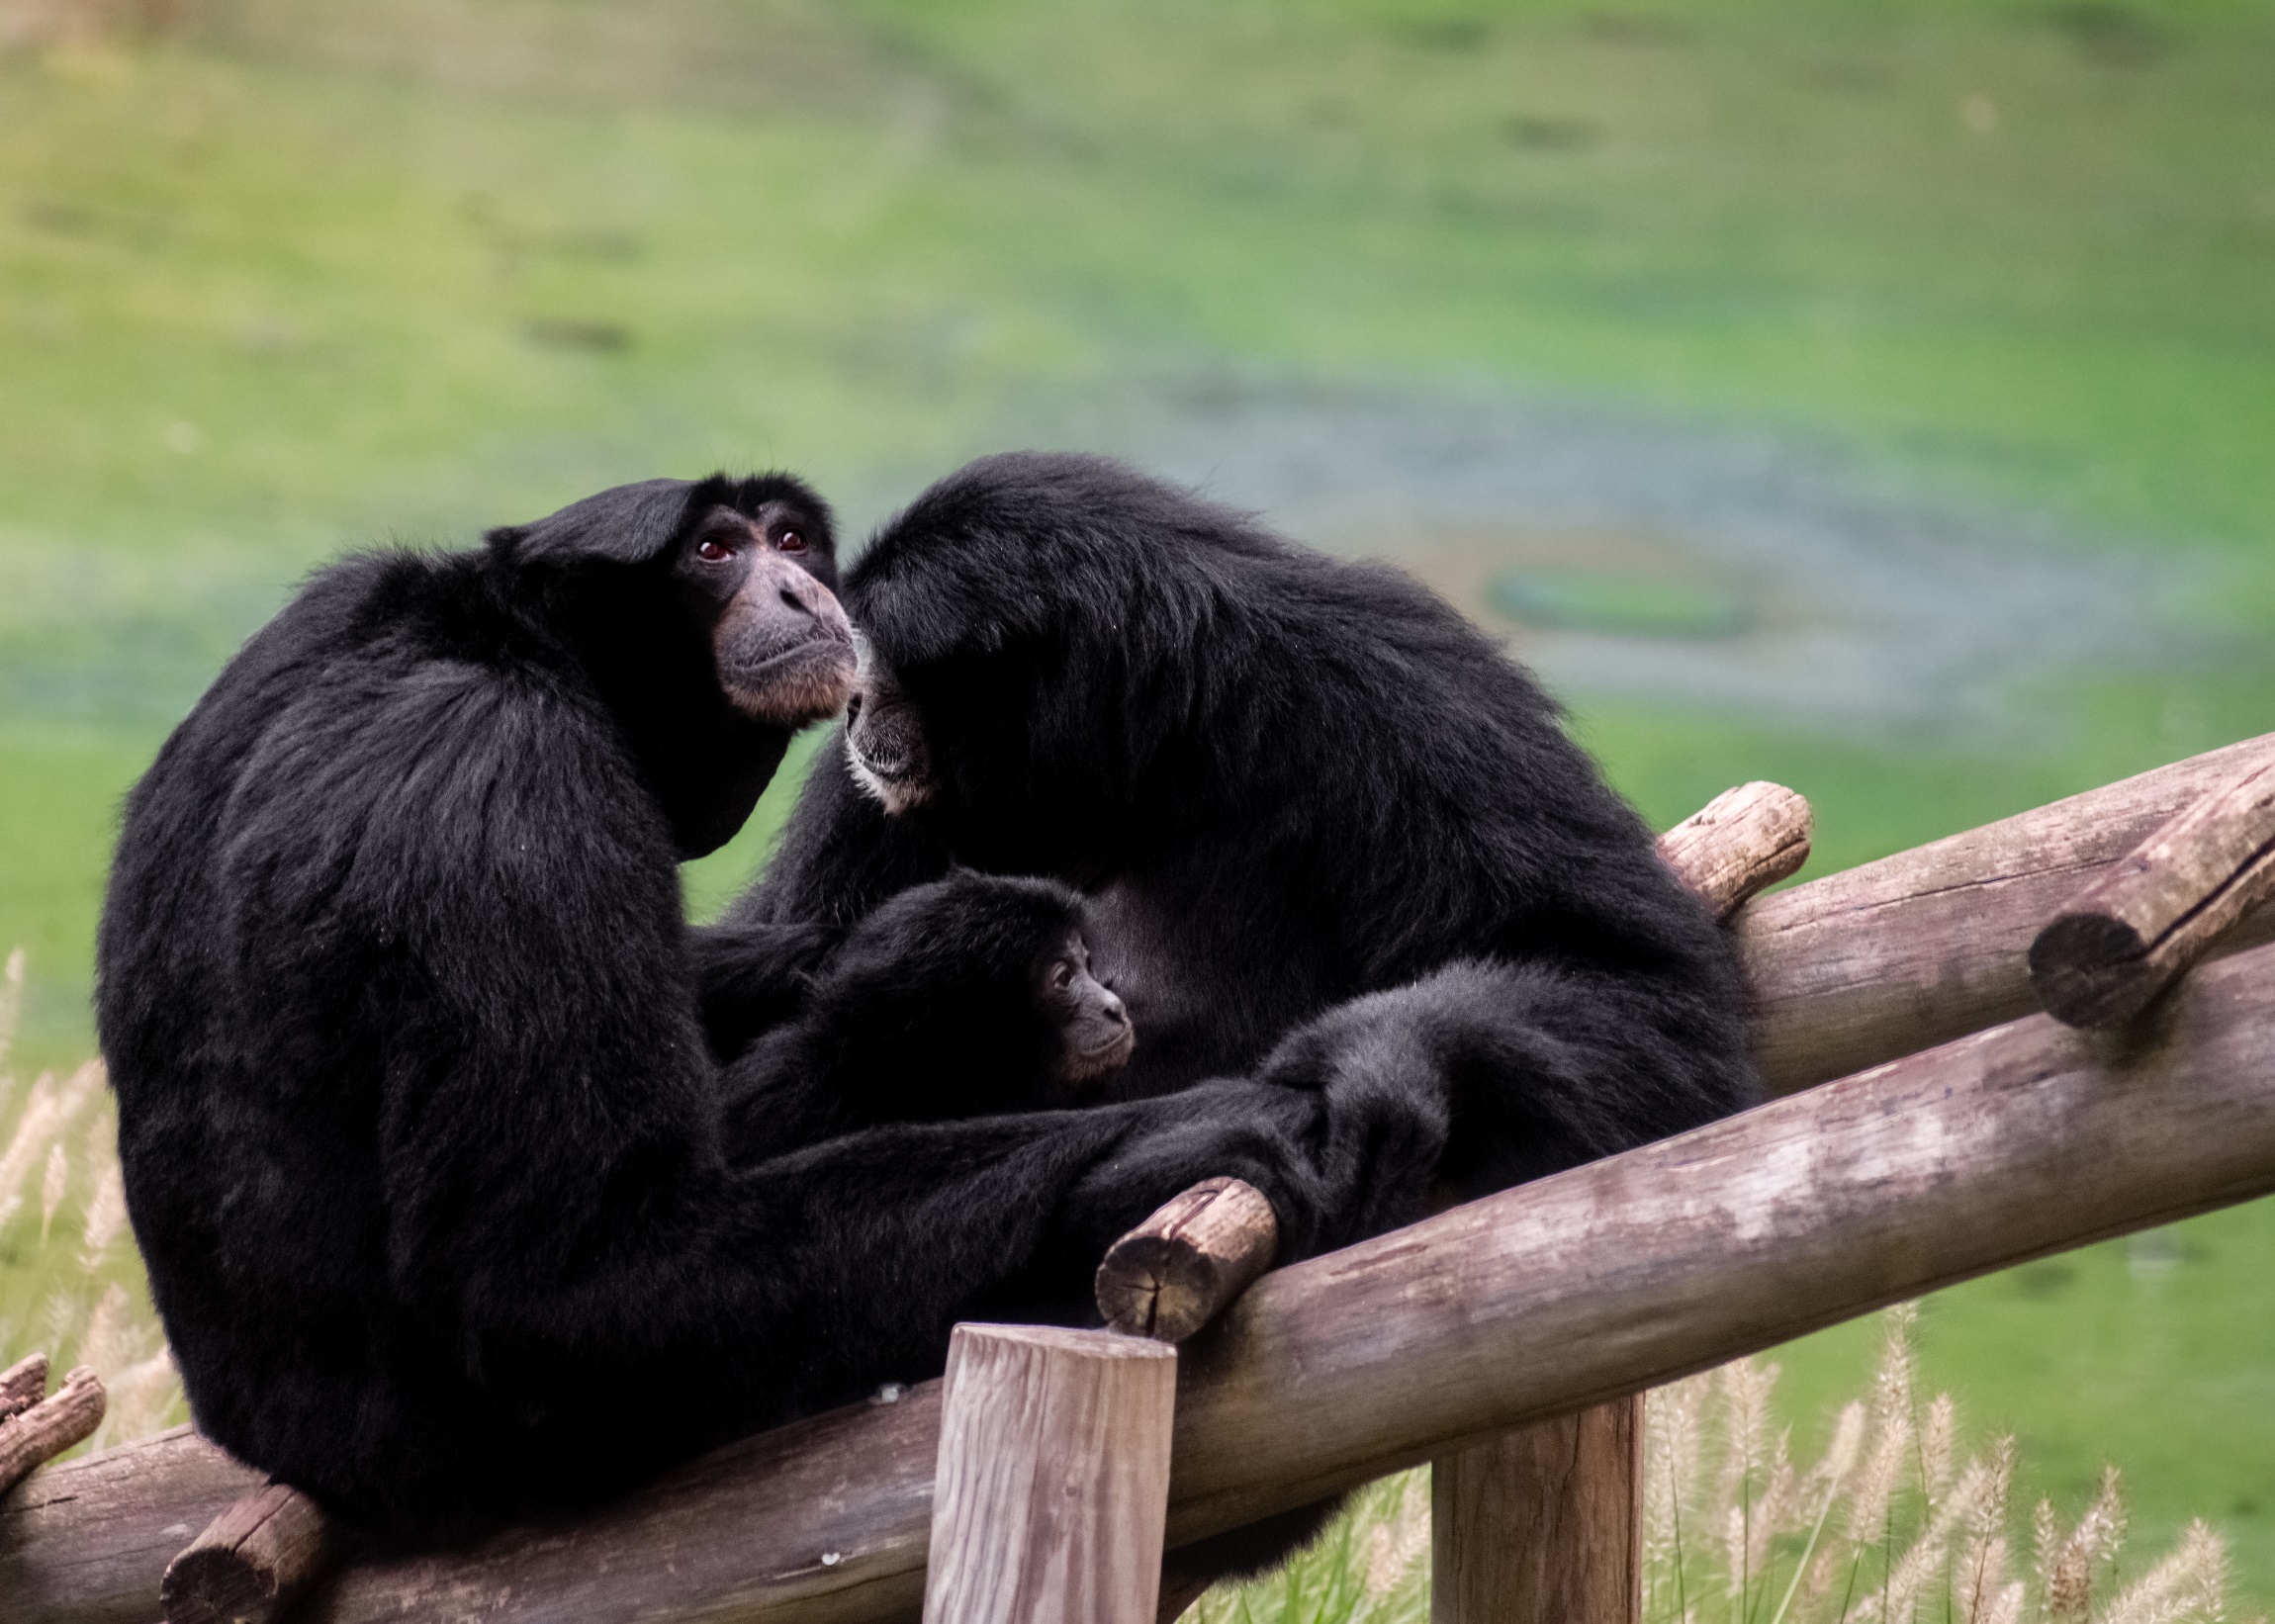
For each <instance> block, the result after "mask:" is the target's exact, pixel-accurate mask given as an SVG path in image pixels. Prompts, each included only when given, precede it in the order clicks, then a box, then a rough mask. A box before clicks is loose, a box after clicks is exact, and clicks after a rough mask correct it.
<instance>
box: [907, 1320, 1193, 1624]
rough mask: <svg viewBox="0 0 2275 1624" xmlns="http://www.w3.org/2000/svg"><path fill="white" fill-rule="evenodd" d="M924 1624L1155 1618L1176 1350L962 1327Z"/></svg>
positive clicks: (1104, 1623) (1092, 1334)
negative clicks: (1154, 1610) (1154, 1609)
mask: <svg viewBox="0 0 2275 1624" xmlns="http://www.w3.org/2000/svg"><path fill="white" fill-rule="evenodd" d="M945 1392H946V1398H945V1400H944V1403H943V1406H942V1411H941V1428H940V1455H939V1466H938V1470H937V1471H936V1473H935V1475H934V1479H933V1482H934V1489H933V1501H932V1504H933V1511H932V1541H931V1555H930V1561H929V1564H928V1568H927V1577H926V1580H925V1591H924V1624H1153V1608H1154V1603H1155V1601H1156V1599H1157V1597H1158V1592H1159V1590H1160V1583H1161V1534H1162V1525H1163V1516H1164V1513H1165V1511H1166V1508H1167V1505H1168V1500H1169V1439H1170V1431H1171V1426H1172V1424H1173V1421H1174V1418H1175V1414H1176V1406H1177V1350H1176V1349H1174V1348H1172V1347H1166V1346H1164V1345H1162V1344H1161V1343H1159V1342H1156V1341H1151V1340H1146V1339H1139V1338H1134V1337H1129V1336H1124V1335H1120V1334H1118V1333H1115V1332H1112V1331H1080V1330H1060V1329H1056V1328H1053V1327H1049V1326H1042V1325H958V1326H956V1331H955V1334H954V1336H953V1337H952V1338H951V1340H950V1342H949V1350H948V1375H947V1377H946V1389H945Z"/></svg>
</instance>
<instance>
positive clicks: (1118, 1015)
mask: <svg viewBox="0 0 2275 1624" xmlns="http://www.w3.org/2000/svg"><path fill="white" fill-rule="evenodd" d="M1035 981H1036V991H1035V996H1036V1003H1037V1005H1038V1007H1040V1008H1041V1009H1042V1010H1043V1011H1044V1012H1045V1013H1046V1014H1047V1015H1052V1016H1055V1017H1056V1018H1057V1020H1058V1034H1059V1048H1058V1057H1057V1063H1056V1067H1055V1070H1056V1072H1057V1081H1059V1082H1061V1083H1087V1082H1092V1081H1095V1080H1096V1079H1098V1078H1100V1077H1103V1076H1105V1075H1106V1074H1107V1073H1108V1072H1110V1071H1115V1070H1117V1069H1119V1068H1120V1067H1121V1066H1123V1065H1124V1064H1126V1063H1128V1061H1129V1059H1130V1055H1131V1051H1132V1050H1134V1049H1136V1048H1137V1046H1138V1033H1137V1029H1135V1028H1134V1027H1132V1026H1131V1025H1130V1012H1129V1011H1128V1010H1126V1009H1124V1008H1123V1007H1122V1000H1121V999H1120V998H1118V997H1116V996H1115V994H1114V991H1113V989H1112V988H1110V987H1107V986H1105V985H1104V984H1103V983H1101V982H1099V981H1098V980H1097V979H1096V978H1095V977H1093V976H1092V975H1091V973H1090V945H1089V944H1088V943H1087V942H1084V941H1083V940H1082V933H1081V932H1080V931H1069V932H1067V933H1066V935H1065V937H1064V938H1063V939H1062V940H1061V941H1060V942H1059V943H1058V944H1057V946H1056V947H1053V948H1051V949H1050V950H1048V951H1047V952H1045V953H1044V955H1043V956H1042V958H1041V959H1039V960H1038V961H1037V963H1036V966H1035Z"/></svg>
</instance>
